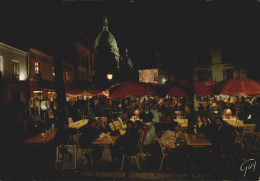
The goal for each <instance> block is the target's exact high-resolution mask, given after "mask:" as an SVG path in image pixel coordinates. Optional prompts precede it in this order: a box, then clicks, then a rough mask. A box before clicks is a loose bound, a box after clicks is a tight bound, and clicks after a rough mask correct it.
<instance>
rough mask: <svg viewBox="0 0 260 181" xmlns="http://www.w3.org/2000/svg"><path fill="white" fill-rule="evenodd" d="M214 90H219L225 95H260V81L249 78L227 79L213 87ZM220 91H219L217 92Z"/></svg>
mask: <svg viewBox="0 0 260 181" xmlns="http://www.w3.org/2000/svg"><path fill="white" fill-rule="evenodd" d="M212 90H213V91H214V90H215V91H219V93H220V94H225V95H230V96H234V95H249V96H257V95H260V82H258V81H256V80H253V79H249V78H241V77H237V78H232V79H229V80H226V81H222V82H219V83H218V84H216V85H215V86H213V87H212ZM217 93H218V92H217Z"/></svg>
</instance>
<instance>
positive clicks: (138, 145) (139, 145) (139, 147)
mask: <svg viewBox="0 0 260 181" xmlns="http://www.w3.org/2000/svg"><path fill="white" fill-rule="evenodd" d="M143 137H144V132H143V133H142V135H141V137H140V139H139V141H138V143H137V148H138V149H139V151H140V152H139V153H142V154H143V144H142V141H143Z"/></svg>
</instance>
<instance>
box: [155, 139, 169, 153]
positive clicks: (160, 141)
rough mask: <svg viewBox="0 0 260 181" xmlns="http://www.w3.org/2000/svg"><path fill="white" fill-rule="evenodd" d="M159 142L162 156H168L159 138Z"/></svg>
mask: <svg viewBox="0 0 260 181" xmlns="http://www.w3.org/2000/svg"><path fill="white" fill-rule="evenodd" d="M157 140H158V143H159V145H160V148H161V152H162V154H163V155H167V154H166V153H165V152H164V150H163V146H162V142H161V140H160V139H159V138H157Z"/></svg>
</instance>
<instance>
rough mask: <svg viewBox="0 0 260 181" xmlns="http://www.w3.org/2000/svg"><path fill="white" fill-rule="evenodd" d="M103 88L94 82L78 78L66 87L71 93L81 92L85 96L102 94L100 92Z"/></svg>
mask: <svg viewBox="0 0 260 181" xmlns="http://www.w3.org/2000/svg"><path fill="white" fill-rule="evenodd" d="M104 90H105V88H104V87H103V86H102V85H100V84H98V83H96V82H90V81H86V80H80V81H76V82H73V83H72V84H71V85H69V86H68V87H67V90H66V91H67V93H71V94H83V95H87V96H94V95H103V94H102V92H103V91H104Z"/></svg>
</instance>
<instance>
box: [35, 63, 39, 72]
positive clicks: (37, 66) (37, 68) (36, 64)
mask: <svg viewBox="0 0 260 181" xmlns="http://www.w3.org/2000/svg"><path fill="white" fill-rule="evenodd" d="M34 70H35V74H39V72H40V68H39V62H35V64H34Z"/></svg>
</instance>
